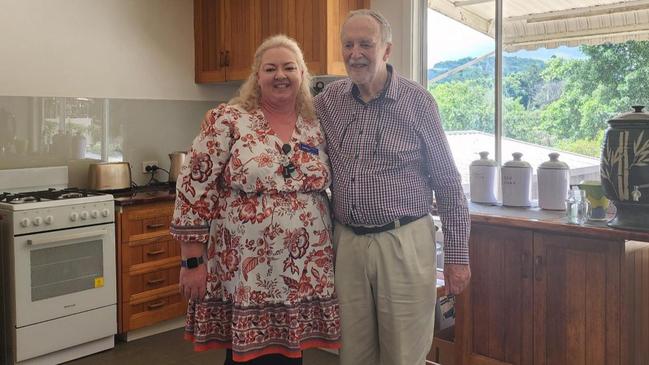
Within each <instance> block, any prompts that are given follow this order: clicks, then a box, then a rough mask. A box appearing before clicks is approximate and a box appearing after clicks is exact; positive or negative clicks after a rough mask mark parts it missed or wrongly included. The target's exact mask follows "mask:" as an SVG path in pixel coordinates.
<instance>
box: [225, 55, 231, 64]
mask: <svg viewBox="0 0 649 365" xmlns="http://www.w3.org/2000/svg"><path fill="white" fill-rule="evenodd" d="M225 67H230V51H225Z"/></svg>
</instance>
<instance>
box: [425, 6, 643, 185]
mask: <svg viewBox="0 0 649 365" xmlns="http://www.w3.org/2000/svg"><path fill="white" fill-rule="evenodd" d="M441 3H442V2H438V1H429V2H428V4H429V9H428V22H427V27H428V29H427V30H428V45H427V46H428V55H429V61H428V80H429V84H428V89H429V91H430V92H431V93H432V94H433V95H434V96H435V98H436V99H437V102H438V104H439V107H440V113H441V115H442V120H443V124H444V128H445V130H446V132H447V136H448V138H449V142H450V143H451V146H452V148H453V146H457V147H458V148H453V154H454V157H455V160H456V164H457V165H458V168H459V169H460V171H461V173H462V178H463V184H464V186H465V187H466V188H467V190H468V166H469V164H470V163H471V161H473V160H475V159H477V158H478V156H477V153H478V152H480V151H482V150H485V151H489V152H490V156H491V158H493V159H497V160H500V161H508V160H511V159H512V156H511V154H512V153H513V152H522V153H523V160H525V161H528V162H530V163H531V165H532V166H533V167H534V172H535V173H536V167H538V165H539V164H541V163H542V162H544V161H547V160H548V154H549V153H550V152H559V153H560V155H561V156H560V157H559V159H560V160H562V161H564V162H566V163H567V164H568V165H569V166H570V168H571V174H572V177H571V180H572V183H577V182H579V181H580V180H587V179H597V180H598V179H599V154H600V147H601V144H602V140H603V136H604V131H605V129H606V128H607V126H608V124H607V123H606V122H607V121H608V120H609V119H611V118H612V117H613V116H615V115H617V114H619V113H622V112H627V111H630V110H631V106H632V105H647V103H649V91H647V88H646V86H645V84H646V80H647V79H649V41H648V40H649V32H646V31H642V29H644V28H646V25H647V24H642V23H643V22H644V23H647V22H649V20H646V19H649V6H646V7H645V8H642V9H639V10H638V8H637V7H636V8H629V7H626V6H624V3H623V2H622V3H619V2H615V3H611V2H610V1H604V0H601V1H595V2H589V3H588V4H586V3H585V2H583V1H575V0H572V1H553V0H551V1H546V2H542V3H538V2H537V3H535V7H533V8H531V7H530V6H531V5H529V4H527V2H526V1H524V0H502V5H503V7H502V8H503V15H502V18H503V22H502V24H503V33H502V45H503V47H502V56H503V57H502V59H503V62H502V78H501V80H502V91H501V92H500V94H499V95H498V96H496V95H495V88H494V86H493V85H494V75H495V74H496V72H495V65H494V64H495V62H494V61H495V57H494V56H493V54H490V52H494V51H495V52H498V47H497V46H496V44H497V42H495V37H494V34H495V33H496V32H495V29H494V26H495V24H496V22H495V19H496V15H497V14H496V4H495V1H493V0H491V1H490V0H465V1H455V2H453V5H454V6H453V7H449V6H448V4H447V2H443V3H444V4H446V5H444V6H441V5H438V4H441ZM594 3H596V4H594ZM587 5H588V6H587ZM594 5H597V6H596V7H595V8H593V6H594ZM499 15H500V14H499ZM456 49H457V50H458V51H456ZM462 52H464V53H462ZM498 102H500V103H501V104H500V105H502V119H501V120H497V119H496V118H495V115H496V113H495V111H496V103H498ZM496 126H498V127H500V128H501V130H502V138H501V139H498V138H496V135H495V134H494V131H495V130H496ZM466 146H472V147H471V148H470V149H467V148H466ZM496 146H498V148H497V149H498V150H500V151H502V155H501V156H494V151H495V150H496ZM534 180H536V179H533V181H534ZM534 191H536V189H534ZM467 192H468V191H467Z"/></svg>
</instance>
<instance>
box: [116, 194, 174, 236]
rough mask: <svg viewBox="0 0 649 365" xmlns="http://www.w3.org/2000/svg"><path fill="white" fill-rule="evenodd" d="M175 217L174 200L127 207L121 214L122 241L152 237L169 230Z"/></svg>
mask: <svg viewBox="0 0 649 365" xmlns="http://www.w3.org/2000/svg"><path fill="white" fill-rule="evenodd" d="M172 217H173V202H163V203H155V204H147V205H145V206H135V207H127V208H125V209H124V212H123V213H122V215H121V223H122V224H121V239H122V242H130V241H132V240H141V239H146V238H150V237H151V236H152V235H153V236H155V234H156V233H162V232H169V224H170V223H171V218H172Z"/></svg>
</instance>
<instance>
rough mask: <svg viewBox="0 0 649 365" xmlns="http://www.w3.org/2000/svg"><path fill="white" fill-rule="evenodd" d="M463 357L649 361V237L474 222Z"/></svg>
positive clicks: (552, 364) (543, 364) (487, 363)
mask: <svg viewBox="0 0 649 365" xmlns="http://www.w3.org/2000/svg"><path fill="white" fill-rule="evenodd" d="M471 229H472V232H471V241H470V253H471V265H472V273H473V275H472V279H471V280H472V281H471V285H470V287H469V288H468V290H466V291H465V293H464V294H462V295H461V296H459V297H458V301H457V303H456V311H457V312H456V313H457V317H456V318H457V321H456V342H455V343H456V364H481V365H491V364H493V365H496V364H497V365H504V364H524V365H531V364H534V365H596V364H602V365H603V364H607V365H640V364H649V351H647V349H648V348H649V329H647V328H646V327H647V326H646V324H649V244H648V243H646V242H635V241H624V240H622V239H608V238H598V237H592V238H588V237H583V236H579V235H571V234H568V233H565V232H549V231H539V230H533V229H525V228H511V227H507V226H500V225H490V224H476V223H473V225H472V228H471Z"/></svg>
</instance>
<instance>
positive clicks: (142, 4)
mask: <svg viewBox="0 0 649 365" xmlns="http://www.w3.org/2000/svg"><path fill="white" fill-rule="evenodd" d="M0 9H2V11H0V44H1V45H2V56H1V57H0V68H1V70H2V72H0V95H13V96H16V95H21V96H85V97H95V98H125V99H170V100H225V99H228V97H229V96H230V95H231V94H232V92H233V91H234V90H236V87H237V84H234V85H219V86H214V85H209V86H205V85H196V84H194V81H193V80H194V38H193V37H194V34H193V32H194V26H193V1H192V0H137V1H132V0H108V1H88V0H20V1H15V0H0Z"/></svg>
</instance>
